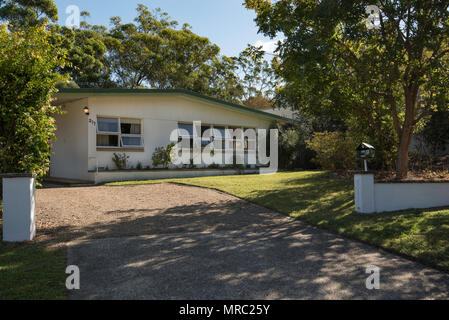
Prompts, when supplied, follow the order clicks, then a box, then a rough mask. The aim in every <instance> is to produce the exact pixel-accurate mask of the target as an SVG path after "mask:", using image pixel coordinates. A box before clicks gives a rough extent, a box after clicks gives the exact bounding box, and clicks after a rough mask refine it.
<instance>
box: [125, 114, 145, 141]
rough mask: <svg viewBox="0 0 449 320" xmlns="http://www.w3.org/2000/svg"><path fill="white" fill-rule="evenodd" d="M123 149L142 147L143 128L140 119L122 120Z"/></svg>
mask: <svg viewBox="0 0 449 320" xmlns="http://www.w3.org/2000/svg"><path fill="white" fill-rule="evenodd" d="M120 129H121V143H122V147H141V146H142V145H143V143H142V128H141V124H140V120H138V119H120Z"/></svg>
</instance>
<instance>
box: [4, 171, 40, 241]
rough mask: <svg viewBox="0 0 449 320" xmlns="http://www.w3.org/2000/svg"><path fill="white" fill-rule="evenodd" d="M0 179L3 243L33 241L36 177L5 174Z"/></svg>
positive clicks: (32, 175) (26, 174)
mask: <svg viewBox="0 0 449 320" xmlns="http://www.w3.org/2000/svg"><path fill="white" fill-rule="evenodd" d="M0 177H2V178H3V241H7V242H22V241H29V240H33V238H34V236H35V235H36V225H35V216H34V209H35V203H36V192H35V189H36V188H35V183H36V176H35V175H34V174H28V173H25V174H15V173H7V174H2V175H0Z"/></svg>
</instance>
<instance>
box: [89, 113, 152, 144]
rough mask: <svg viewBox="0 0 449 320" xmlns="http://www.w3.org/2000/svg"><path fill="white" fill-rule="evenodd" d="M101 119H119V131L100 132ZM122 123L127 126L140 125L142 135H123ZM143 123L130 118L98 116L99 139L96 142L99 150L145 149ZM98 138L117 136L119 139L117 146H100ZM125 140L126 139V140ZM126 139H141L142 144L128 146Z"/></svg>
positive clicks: (97, 133) (140, 120) (97, 134)
mask: <svg viewBox="0 0 449 320" xmlns="http://www.w3.org/2000/svg"><path fill="white" fill-rule="evenodd" d="M100 119H117V131H103V130H100V122H101V120H100ZM122 123H126V124H133V123H134V124H137V123H138V124H139V128H140V130H139V131H140V133H139V134H135V133H122V131H123V130H122ZM142 123H143V121H142V119H138V118H130V117H114V116H103V115H101V116H97V132H96V137H97V141H96V146H97V149H99V150H101V149H117V150H120V149H125V150H126V149H142V150H143V149H144V146H145V144H144V138H143V124H142ZM98 136H116V137H117V145H112V146H111V145H107V146H104V145H98ZM124 138H125V139H124ZM126 138H130V139H132V138H139V139H140V144H138V145H137V144H129V143H128V144H127V143H125V140H126Z"/></svg>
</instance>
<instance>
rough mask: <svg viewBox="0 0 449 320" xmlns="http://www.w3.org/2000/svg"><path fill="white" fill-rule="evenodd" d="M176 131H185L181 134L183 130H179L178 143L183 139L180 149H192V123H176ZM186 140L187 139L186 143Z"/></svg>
mask: <svg viewBox="0 0 449 320" xmlns="http://www.w3.org/2000/svg"><path fill="white" fill-rule="evenodd" d="M178 129H184V130H186V131H187V133H186V132H183V131H184V130H182V131H181V130H179V131H178V133H179V141H181V137H182V138H184V139H182V140H184V142H183V144H182V148H183V149H192V148H193V124H192V123H178ZM186 138H188V139H187V140H188V141H186Z"/></svg>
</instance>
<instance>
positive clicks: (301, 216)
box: [245, 174, 449, 272]
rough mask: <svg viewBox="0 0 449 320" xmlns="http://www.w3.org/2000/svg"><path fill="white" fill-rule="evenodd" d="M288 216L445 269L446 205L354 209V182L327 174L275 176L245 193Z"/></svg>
mask: <svg viewBox="0 0 449 320" xmlns="http://www.w3.org/2000/svg"><path fill="white" fill-rule="evenodd" d="M245 198H247V199H248V200H250V201H252V202H254V203H257V204H259V205H262V206H264V207H267V208H270V209H273V210H275V211H278V212H281V213H283V214H286V215H289V216H290V217H292V218H295V219H298V220H301V221H304V222H307V223H309V224H312V225H316V226H319V227H321V228H324V229H326V230H329V231H332V232H335V233H338V234H341V235H344V236H347V237H350V238H352V239H357V240H361V241H364V242H366V243H369V244H372V245H375V246H379V247H382V248H385V249H387V250H391V251H393V252H397V253H400V254H403V255H406V256H410V257H412V258H415V259H417V260H418V261H421V262H423V263H426V264H429V265H432V266H434V267H437V268H439V269H442V270H444V271H446V272H448V271H449V207H444V208H432V209H419V210H417V209H415V210H407V211H398V212H389V213H377V214H358V213H356V212H355V211H354V200H353V198H354V193H353V184H352V182H348V181H341V180H332V179H329V178H327V176H326V175H324V174H323V175H314V176H311V177H306V178H297V179H286V180H285V181H282V180H281V181H279V182H278V183H277V184H276V186H275V187H274V188H272V189H271V190H263V189H259V188H254V189H253V190H251V192H250V193H249V194H248V195H247V196H246V197H245Z"/></svg>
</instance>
